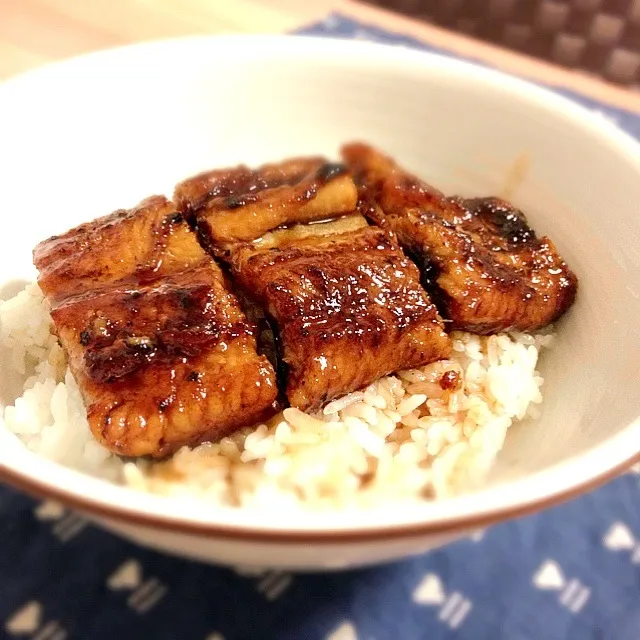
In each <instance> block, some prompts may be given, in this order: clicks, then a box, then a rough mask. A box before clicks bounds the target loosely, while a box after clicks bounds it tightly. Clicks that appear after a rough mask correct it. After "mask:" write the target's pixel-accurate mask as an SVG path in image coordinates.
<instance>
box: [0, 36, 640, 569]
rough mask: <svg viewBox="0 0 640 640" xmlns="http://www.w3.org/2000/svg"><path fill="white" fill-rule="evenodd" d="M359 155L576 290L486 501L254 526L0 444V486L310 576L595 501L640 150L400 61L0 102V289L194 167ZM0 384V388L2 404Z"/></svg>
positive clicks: (635, 264) (39, 76)
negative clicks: (532, 402) (537, 237)
mask: <svg viewBox="0 0 640 640" xmlns="http://www.w3.org/2000/svg"><path fill="white" fill-rule="evenodd" d="M354 138H361V139H364V140H367V141H370V142H371V143H373V144H375V145H379V146H380V147H382V148H383V149H385V150H388V151H389V152H390V153H392V154H393V155H395V156H396V157H397V158H398V159H399V160H400V161H401V162H402V163H404V164H406V165H407V166H408V167H409V168H410V169H413V170H414V171H416V172H418V173H419V174H421V175H422V176H424V177H425V178H426V179H428V180H429V181H431V182H432V183H434V184H435V185H437V186H439V187H441V188H442V189H443V190H445V191H447V192H449V193H460V194H469V195H472V194H475V195H488V194H496V195H506V196H508V197H510V198H512V199H513V201H514V202H515V203H516V204H517V205H518V206H519V207H521V208H523V209H524V210H525V211H526V212H527V213H528V214H529V216H530V219H531V221H532V222H533V225H534V227H535V228H536V229H537V230H539V231H540V232H543V233H548V234H550V235H551V236H552V238H553V239H554V240H555V241H556V243H557V244H558V246H559V248H560V250H561V252H562V254H563V255H564V256H565V257H566V258H567V260H568V262H569V263H570V264H571V266H572V267H573V268H574V269H575V271H576V272H577V274H578V276H579V278H580V293H579V298H578V302H577V304H576V305H575V307H574V308H573V309H572V310H571V312H570V313H569V314H568V316H567V317H566V319H565V320H564V321H563V322H562V323H561V326H560V333H559V338H558V340H557V343H556V345H555V348H554V349H553V350H552V351H551V352H549V353H548V354H547V356H546V359H545V360H544V362H543V366H542V369H543V374H544V376H545V393H546V399H545V403H544V412H543V415H542V417H541V418H540V420H539V421H538V422H537V423H529V424H521V425H518V426H516V427H514V429H512V431H511V433H510V434H509V436H508V440H507V444H506V447H505V449H504V452H503V453H502V455H501V456H500V458H499V461H498V464H497V466H496V468H495V471H494V472H493V473H492V475H491V478H490V480H489V483H488V485H487V486H486V488H483V489H481V490H479V491H478V492H476V493H475V494H473V495H468V496H464V497H460V498H456V499H452V500H446V501H443V502H436V503H425V504H424V505H422V506H420V507H418V508H411V509H407V508H406V507H404V508H403V507H398V508H397V509H385V510H380V511H373V512H368V513H354V512H345V513H343V512H340V513H323V514H318V515H308V516H304V517H296V516H292V515H288V514H286V513H278V512H271V513H269V514H268V515H262V516H260V517H257V516H256V515H255V514H254V513H251V512H247V511H243V510H234V509H221V508H216V509H207V508H204V507H198V506H197V505H193V504H187V503H185V502H184V501H177V500H174V499H166V498H161V497H157V496H147V495H142V494H139V493H136V492H133V491H130V490H128V489H125V488H123V487H118V486H113V485H110V484H108V483H106V482H102V481H99V480H95V479H92V478H88V477H84V476H82V475H81V474H78V473H76V472H74V471H71V470H69V469H66V468H62V467H60V466H59V465H56V464H54V463H51V462H48V461H46V460H43V459H41V458H39V457H37V456H35V455H33V454H32V453H30V452H28V451H27V450H26V449H25V448H24V447H23V446H22V445H21V444H20V442H18V440H17V439H16V438H15V437H14V436H13V435H11V434H9V433H8V432H7V431H6V430H4V429H2V428H0V477H3V478H4V479H6V480H7V481H8V482H11V483H14V484H16V485H17V486H19V487H23V488H24V489H26V490H28V491H31V492H34V493H37V494H40V495H44V496H49V497H53V498H55V499H58V500H60V501H61V502H63V503H65V504H68V505H71V506H74V507H77V508H78V509H80V510H82V511H84V512H86V513H87V514H88V515H90V517H92V518H93V519H95V521H96V522H98V523H101V524H102V525H104V526H106V527H107V528H109V529H112V530H114V531H117V532H119V533H121V534H122V535H125V536H127V537H130V538H132V539H134V540H137V541H138V542H141V543H143V544H147V545H149V546H153V547H157V548H160V549H165V550H168V551H172V552H175V553H178V554H181V555H185V556H191V557H196V558H201V559H205V560H211V561H217V562H222V563H233V564H237V563H240V564H254V565H271V566H274V565H278V566H283V567H292V568H306V569H315V568H317V569H320V568H331V567H344V566H353V565H358V564H367V563H372V562H377V561H381V560H385V559H390V558H394V557H398V556H403V555H407V554H410V553H417V552H420V551H424V550H427V549H430V548H432V547H434V546H437V545H440V544H443V543H445V542H447V541H449V540H451V539H453V538H455V537H459V536H462V535H465V534H468V533H469V532H470V531H472V530H473V529H475V528H478V527H481V526H484V525H486V524H489V523H492V522H496V521H500V520H503V519H506V518H510V517H514V516H517V515H520V514H523V513H526V512H529V511H533V510H535V509H538V508H542V507H545V506H548V505H550V504H553V503H555V502H557V501H559V500H561V499H564V498H567V497H570V496H573V495H576V494H578V493H580V492H581V491H585V490H587V489H588V488H590V487H592V486H594V485H595V484H597V483H598V482H601V481H602V480H604V479H605V478H607V477H610V476H611V475H613V474H614V473H616V472H618V471H620V470H621V469H622V468H624V466H625V465H627V464H629V463H630V462H631V461H632V460H633V459H634V457H635V456H636V454H637V453H638V451H639V450H640V422H639V421H638V415H639V414H640V384H638V374H639V371H640V337H639V334H638V332H636V323H637V319H638V317H640V315H639V311H640V297H639V296H640V255H639V250H640V217H639V216H638V212H639V210H640V149H639V147H638V145H637V144H636V143H634V142H633V141H632V140H631V139H630V138H628V137H627V136H625V135H623V134H622V133H621V132H620V131H618V130H617V129H616V128H615V127H614V126H613V125H611V124H609V123H607V122H605V121H604V120H603V119H601V118H598V117H595V116H592V115H591V114H590V113H588V112H587V111H585V110H584V109H582V108H580V107H578V106H575V105H574V104H572V103H570V102H567V101H566V100H564V99H561V98H559V97H556V96H554V95H552V94H550V93H547V92H545V91H543V90H541V89H538V88H536V87H534V86H532V85H530V84H527V83H525V82H522V81H520V80H516V79H513V78H511V77H507V76H504V75H501V74H499V73H496V72H494V71H489V70H486V69H482V68H478V67H476V66H471V65H468V64H464V63H461V62H457V61H453V60H447V59H443V58H441V57H438V56H434V55H427V54H424V53H418V52H414V51H409V50H404V49H401V48H387V47H383V46H380V45H373V44H365V43H359V42H358V43H354V42H342V41H331V40H321V39H305V38H290V37H215V38H194V39H186V40H176V41H168V42H158V43H152V44H145V45H141V46H135V47H130V48H123V49H118V50H114V51H108V52H104V53H98V54H93V55H89V56H86V57H82V58H78V59H75V60H71V61H69V62H65V63H62V64H57V65H53V66H50V67H47V68H43V69H41V70H38V71H35V72H33V73H29V74H27V75H25V76H22V77H18V78H16V79H13V80H11V81H9V82H7V83H5V84H4V85H3V86H0V203H2V216H3V220H4V225H3V233H2V234H0V274H1V279H2V281H3V282H5V283H8V284H7V285H6V286H5V288H4V292H5V295H6V294H8V293H9V292H10V291H15V281H16V280H21V281H24V280H31V279H33V278H34V277H35V271H34V269H33V267H32V266H31V249H32V248H33V246H34V245H35V244H36V243H37V242H38V241H39V240H41V239H42V238H45V237H47V236H49V235H51V234H53V233H56V232H61V231H63V230H66V229H67V228H69V227H70V226H72V225H75V224H77V223H80V222H83V221H87V220H90V219H92V218H94V217H95V216H98V215H101V214H105V213H108V212H110V211H112V210H114V209H116V208H120V207H126V206H130V205H132V204H134V203H136V202H137V201H138V200H139V199H141V198H143V197H145V196H147V195H149V194H151V193H156V192H164V193H171V191H172V188H173V185H174V183H175V182H177V181H178V180H180V179H181V178H184V177H185V176H188V175H189V174H191V173H193V172H197V171H200V170H203V169H205V168H209V167H215V166H219V165H222V166H224V165H228V164H232V163H236V162H241V161H243V162H246V163H258V162H262V161H267V160H277V159H279V158H282V157H286V156H288V155H291V154H304V153H326V154H335V153H336V151H337V148H338V147H339V145H340V144H341V143H343V142H346V141H348V140H351V139H354ZM6 376H7V374H6V372H5V373H4V378H3V379H2V383H3V388H4V389H5V390H6V389H7V388H9V387H10V386H11V381H10V380H7V379H6Z"/></svg>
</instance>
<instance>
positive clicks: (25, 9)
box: [0, 0, 640, 113]
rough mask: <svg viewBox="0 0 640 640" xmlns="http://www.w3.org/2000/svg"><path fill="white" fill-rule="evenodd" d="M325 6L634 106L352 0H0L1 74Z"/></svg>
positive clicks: (637, 98)
mask: <svg viewBox="0 0 640 640" xmlns="http://www.w3.org/2000/svg"><path fill="white" fill-rule="evenodd" d="M331 11H338V12H340V13H342V14H344V15H348V16H350V17H355V18H358V19H360V20H362V21H366V22H368V23H370V24H375V25H378V26H381V27H383V28H385V29H389V30H395V31H398V32H403V33H406V34H410V35H412V36H414V37H417V38H419V39H421V40H424V41H425V42H428V43H430V44H432V45H435V46H438V47H442V48H445V49H449V50H451V51H454V52H457V53H460V54H462V55H465V56H469V57H474V58H479V59H481V60H484V61H486V62H488V63H490V64H492V65H494V66H497V67H499V68H502V69H504V70H505V71H509V72H511V73H515V74H519V75H522V76H525V77H529V78H531V79H533V80H539V81H543V82H547V83H552V84H556V85H559V86H564V87H567V88H571V89H574V90H575V91H578V92H580V93H583V94H585V95H588V96H592V97H594V98H596V99H598V100H601V101H605V102H608V103H610V104H612V105H616V106H620V107H624V108H627V109H629V110H632V111H637V112H638V113H640V95H639V94H637V93H632V92H630V91H627V90H625V89H622V88H619V87H616V86H614V85H612V84H609V83H606V82H604V81H602V80H599V79H597V78H590V77H587V76H583V75H581V74H578V73H574V72H572V71H569V70H565V69H562V68H559V67H556V66H554V65H551V64H548V63H546V62H542V61H538V60H535V59H533V58H528V57H525V56H522V55H520V54H517V53H512V52H509V51H506V50H504V49H501V48H498V47H495V46H492V45H489V44H486V43H482V42H479V41H476V40H472V39H471V38H468V37H467V36H464V35H458V34H454V33H451V32H448V31H444V30H442V29H439V28H437V27H434V26H432V25H427V24H424V23H420V22H418V21H415V20H411V19H408V18H404V17H401V16H397V15H395V14H392V13H389V12H386V11H382V10H380V9H377V8H374V7H369V6H367V5H363V4H359V3H357V2H354V1H353V0H309V1H307V0H0V80H2V79H4V78H8V77H10V76H11V75H14V74H16V73H20V72H22V71H26V70H29V69H32V68H34V67H37V66H39V65H42V64H45V63H47V62H50V61H53V60H60V59H63V58H67V57H70V56H74V55H78V54H81V53H85V52H88V51H94V50H97V49H105V48H108V47H114V46H118V45H122V44H130V43H133V42H141V41H144V40H152V39H157V38H168V37H176V36H181V35H190V34H205V33H211V34H215V33H234V32H235V33H284V32H287V31H292V30H293V29H296V28H298V27H301V26H304V25H306V24H309V23H311V22H314V21H316V20H319V19H320V18H322V17H324V16H326V15H327V14H328V13H329V12H331Z"/></svg>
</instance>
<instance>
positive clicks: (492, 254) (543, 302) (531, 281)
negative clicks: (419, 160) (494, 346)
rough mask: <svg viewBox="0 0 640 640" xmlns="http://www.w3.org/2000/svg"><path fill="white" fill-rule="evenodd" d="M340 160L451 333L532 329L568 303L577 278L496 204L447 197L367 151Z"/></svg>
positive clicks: (549, 246) (518, 215) (521, 219)
mask: <svg viewBox="0 0 640 640" xmlns="http://www.w3.org/2000/svg"><path fill="white" fill-rule="evenodd" d="M342 155H343V157H344V159H345V161H346V162H347V164H348V165H349V166H350V168H351V169H352V171H353V174H354V177H355V181H356V183H357V184H358V185H359V188H360V194H361V202H360V206H361V209H362V210H363V212H364V213H365V215H366V216H367V217H368V218H369V219H371V220H372V221H373V222H375V223H376V224H378V225H380V226H381V227H382V228H384V229H388V230H390V231H392V232H393V233H395V234H396V236H397V238H398V241H399V242H400V245H401V246H402V247H403V248H404V249H405V250H406V251H407V253H408V254H409V255H411V257H413V258H414V259H415V260H416V262H417V263H418V265H419V266H420V268H421V272H422V276H423V277H422V283H423V285H424V286H425V288H426V289H427V291H429V292H430V293H431V295H432V297H433V299H434V301H435V302H436V304H438V307H439V309H440V311H441V313H442V315H443V316H444V317H445V318H447V319H449V320H450V321H451V324H450V327H451V328H452V329H460V330H464V331H470V332H473V333H478V334H490V333H496V332H499V331H506V330H513V329H516V330H520V331H532V330H535V329H539V328H541V327H544V326H545V325H547V324H549V323H550V322H553V321H554V320H556V319H557V318H559V317H560V316H561V315H562V314H563V313H564V312H565V311H566V310H567V309H568V308H569V307H570V306H571V304H572V303H573V301H574V300H575V297H576V292H577V284H578V281H577V278H576V276H575V275H574V274H573V273H572V271H571V270H570V269H569V267H568V266H567V264H566V263H565V262H564V260H563V259H562V258H561V257H560V255H559V254H558V252H557V250H556V248H555V246H554V244H553V242H551V240H550V239H549V238H547V237H541V238H538V237H537V236H536V234H535V232H534V231H533V230H532V229H531V228H530V227H529V225H528V224H527V220H526V218H525V216H524V214H523V213H522V212H521V211H519V210H517V209H515V208H514V207H513V206H512V205H510V204H509V203H508V202H505V201H504V200H500V199H498V198H475V199H463V198H447V197H445V196H444V195H443V194H442V193H440V192H439V191H437V190H436V189H434V188H433V187H431V186H429V185H428V184H426V183H424V182H422V181H421V180H419V179H418V178H416V177H415V176H412V175H410V174H408V173H407V172H405V171H404V170H403V169H401V168H400V167H399V166H398V165H397V164H396V163H395V162H394V161H393V160H392V159H391V158H389V157H387V156H385V155H383V154H382V153H380V152H378V151H376V150H375V149H372V148H371V147H369V146H367V145H365V144H360V143H353V144H349V145H346V146H345V147H343V150H342Z"/></svg>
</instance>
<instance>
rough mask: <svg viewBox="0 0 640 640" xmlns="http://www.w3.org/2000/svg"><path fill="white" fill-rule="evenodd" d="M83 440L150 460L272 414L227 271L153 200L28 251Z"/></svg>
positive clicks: (269, 386) (267, 380)
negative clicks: (74, 393)
mask: <svg viewBox="0 0 640 640" xmlns="http://www.w3.org/2000/svg"><path fill="white" fill-rule="evenodd" d="M34 263H35V265H36V267H37V268H38V269H39V271H40V274H39V278H38V282H39V284H40V287H41V289H42V291H43V292H44V294H45V295H46V296H47V299H48V301H49V303H50V305H51V312H52V317H53V322H54V326H55V330H56V333H57V335H58V338H59V340H60V342H61V344H62V346H63V348H64V349H65V350H66V352H67V354H68V356H69V364H70V367H71V370H72V372H73V374H74V377H75V379H76V381H77V382H78V386H79V388H80V391H81V393H82V395H83V397H84V400H85V404H86V405H87V415H88V419H89V425H90V428H91V431H92V432H93V435H94V436H95V438H96V439H97V440H98V441H99V442H101V443H102V444H103V445H105V446H106V447H107V448H108V449H110V450H111V451H113V452H115V453H117V454H120V455H124V456H143V455H151V456H155V457H162V456H164V455H167V454H169V453H171V452H172V451H174V450H176V449H177V448H179V447H180V446H182V445H185V444H195V443H197V442H200V441H202V440H207V439H215V438H219V437H222V436H224V435H227V434H228V433H230V432H232V431H234V430H235V429H236V428H238V427H240V426H243V425H250V424H253V423H255V422H257V421H259V420H262V419H263V418H264V417H265V416H268V415H271V413H273V403H274V401H275V399H276V396H277V393H278V391H277V386H276V382H275V372H274V370H273V368H272V367H271V365H270V364H269V362H268V360H267V359H266V358H265V357H264V356H260V355H258V353H257V351H256V337H255V327H254V326H253V325H252V324H251V323H250V322H248V321H247V318H246V317H245V315H244V313H243V311H242V309H241V307H240V305H239V303H238V300H237V299H236V297H235V296H234V294H233V293H231V291H230V287H229V282H228V280H227V277H226V276H225V275H224V274H223V272H222V271H221V270H220V268H219V267H218V266H217V265H216V264H215V263H214V262H213V260H212V259H211V258H210V257H209V256H208V255H207V253H206V252H205V251H204V250H203V249H202V248H201V247H200V245H199V243H198V241H197V238H196V235H195V234H194V233H193V232H192V231H191V230H190V229H189V227H188V225H187V223H186V222H185V220H184V217H183V216H182V215H181V214H180V213H178V211H177V210H176V208H175V207H174V205H173V204H172V203H171V202H169V201H168V200H167V199H166V198H164V197H161V196H154V197H151V198H149V199H147V200H145V201H143V202H142V203H141V204H140V205H138V206H137V207H135V208H134V209H131V210H126V211H125V210H122V211H117V212H115V213H113V214H111V215H109V216H106V217H104V218H99V219H98V220H95V221H94V222H91V223H88V224H84V225H82V226H80V227H77V228H75V229H72V230H71V231H69V232H67V233H66V234H64V235H62V236H55V237H53V238H50V239H48V240H46V241H44V242H42V243H41V244H39V245H38V246H37V247H36V249H35V250H34Z"/></svg>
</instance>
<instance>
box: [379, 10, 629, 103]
mask: <svg viewBox="0 0 640 640" xmlns="http://www.w3.org/2000/svg"><path fill="white" fill-rule="evenodd" d="M367 1H368V2H369V3H370V4H375V5H378V6H380V7H384V8H386V9H391V10H394V11H399V12H401V13H404V14H407V15H410V16H412V17H415V18H419V19H422V20H426V21H428V22H432V23H434V24H437V25H439V26H442V27H445V28H448V29H451V30H452V31H459V32H464V33H466V34H468V35H471V36H473V37H475V38H479V39H481V40H486V41H489V42H492V43H494V44H499V45H503V46H505V47H508V48H510V49H515V50H517V51H520V52H522V53H526V54H529V55H532V56H536V57H538V58H543V59H545V60H550V61H552V62H555V63H558V64H561V65H563V66H566V67H570V68H573V69H579V70H581V71H586V72H589V73H591V74H595V75H598V76H601V77H603V78H605V79H606V80H609V81H611V82H616V83H618V84H622V85H625V86H627V87H629V88H633V89H636V90H640V0H367Z"/></svg>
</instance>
